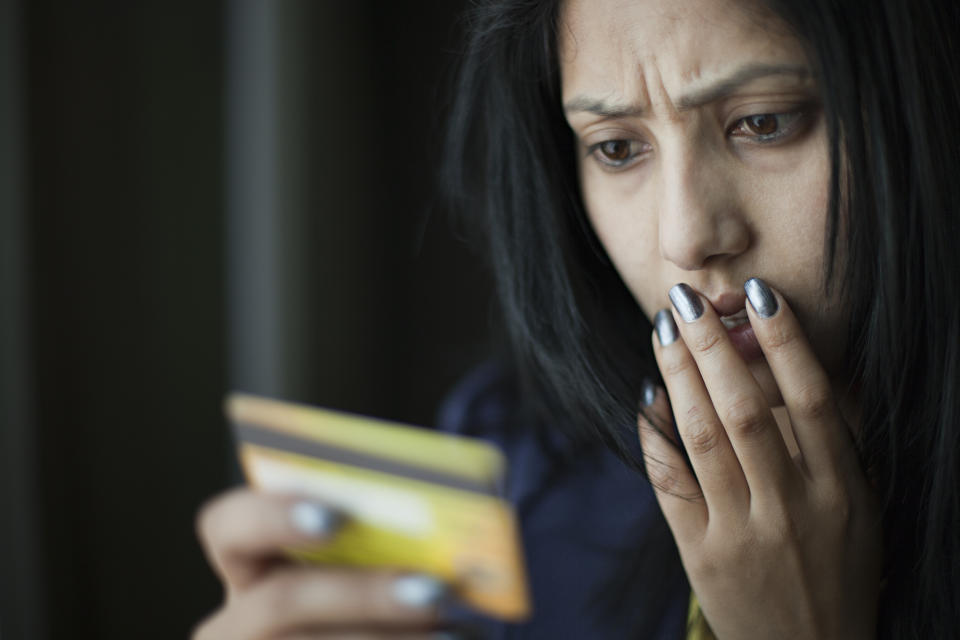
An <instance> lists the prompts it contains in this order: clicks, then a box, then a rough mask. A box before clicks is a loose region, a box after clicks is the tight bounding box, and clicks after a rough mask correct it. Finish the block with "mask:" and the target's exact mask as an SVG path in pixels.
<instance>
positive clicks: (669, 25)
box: [559, 0, 806, 103]
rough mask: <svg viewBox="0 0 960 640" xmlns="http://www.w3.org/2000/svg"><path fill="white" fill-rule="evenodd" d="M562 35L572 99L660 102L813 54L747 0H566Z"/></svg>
mask: <svg viewBox="0 0 960 640" xmlns="http://www.w3.org/2000/svg"><path fill="white" fill-rule="evenodd" d="M559 36H560V40H559V44H560V71H561V77H562V81H563V94H564V99H565V100H566V99H568V98H570V97H571V96H572V95H574V94H586V95H593V96H598V97H605V98H612V99H618V98H619V99H622V100H629V101H634V102H635V101H641V102H648V103H656V102H657V95H658V94H659V95H663V96H676V95H679V94H681V93H684V92H685V91H686V90H687V89H689V88H696V87H697V86H698V85H699V84H700V83H703V82H707V81H709V79H710V78H712V77H717V76H719V75H723V74H724V73H726V72H728V71H729V70H730V69H732V68H736V67H739V66H742V65H744V64H748V63H756V62H762V63H766V64H772V65H777V64H784V65H798V64H800V65H802V64H805V61H806V58H805V54H804V51H803V47H802V45H801V43H800V42H799V40H797V39H796V38H795V37H794V36H792V35H791V34H790V33H789V31H788V30H787V28H786V27H785V25H783V24H782V23H781V22H780V21H779V20H777V19H776V18H775V17H774V16H773V15H772V14H771V13H770V12H769V11H767V10H766V9H765V8H763V7H761V6H760V5H759V4H756V3H753V2H749V3H748V2H746V1H732V0H567V1H566V2H565V3H564V6H563V9H562V13H561V24H560V30H559Z"/></svg>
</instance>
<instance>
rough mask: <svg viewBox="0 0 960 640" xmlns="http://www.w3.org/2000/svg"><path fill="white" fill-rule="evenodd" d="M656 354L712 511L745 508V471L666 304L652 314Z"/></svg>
mask: <svg viewBox="0 0 960 640" xmlns="http://www.w3.org/2000/svg"><path fill="white" fill-rule="evenodd" d="M654 324H655V326H656V330H655V331H654V339H653V353H654V356H655V357H656V359H657V364H658V366H659V367H660V373H661V375H662V376H663V382H664V384H665V385H666V387H667V395H668V396H669V397H670V404H671V406H672V407H673V416H674V419H675V420H676V423H677V431H678V432H679V433H680V439H681V440H682V442H683V445H684V447H685V449H686V452H687V455H688V456H689V458H690V465H691V466H692V467H693V471H694V473H695V474H696V477H697V480H698V481H699V484H700V489H701V491H702V492H703V496H704V498H705V499H706V506H707V511H708V515H709V514H713V513H714V511H715V510H716V511H717V512H728V511H729V510H733V509H737V510H739V509H744V508H745V507H746V506H747V505H749V499H750V495H749V492H748V490H747V483H746V480H745V479H744V477H743V470H742V469H741V468H740V463H739V462H737V457H736V455H735V454H734V452H733V448H732V447H731V445H730V441H729V440H728V439H727V435H726V433H725V432H724V430H723V425H721V424H720V419H719V418H718V417H717V413H716V411H714V408H713V403H712V402H711V401H710V396H709V395H708V394H707V390H706V388H705V387H704V384H703V380H702V379H701V377H700V372H699V370H698V369H697V364H696V361H694V359H693V356H692V355H690V352H689V351H688V350H687V347H686V345H685V344H684V343H683V340H680V334H679V331H678V328H677V324H676V322H675V321H674V318H673V316H672V315H671V313H670V311H669V310H668V309H662V310H661V311H659V312H658V313H657V315H656V318H655V319H654Z"/></svg>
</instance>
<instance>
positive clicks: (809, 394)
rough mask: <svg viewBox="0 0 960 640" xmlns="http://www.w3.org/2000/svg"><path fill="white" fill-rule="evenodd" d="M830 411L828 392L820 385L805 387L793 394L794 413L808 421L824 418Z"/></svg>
mask: <svg viewBox="0 0 960 640" xmlns="http://www.w3.org/2000/svg"><path fill="white" fill-rule="evenodd" d="M832 409H833V400H832V398H831V395H830V391H829V390H828V389H826V388H825V387H824V386H823V385H822V384H820V383H813V384H808V385H805V386H803V387H801V388H800V389H797V390H796V392H795V393H794V411H797V412H799V414H800V415H801V416H803V417H804V418H806V419H808V420H819V419H822V418H826V417H828V416H829V415H830V413H831V411H832Z"/></svg>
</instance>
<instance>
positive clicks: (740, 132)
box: [730, 111, 805, 143]
mask: <svg viewBox="0 0 960 640" xmlns="http://www.w3.org/2000/svg"><path fill="white" fill-rule="evenodd" d="M804 115H805V113H804V112H803V111H791V112H789V113H756V114H753V115H749V116H747V117H745V118H740V119H739V120H737V122H736V123H735V124H734V126H733V128H732V129H731V130H730V135H731V136H734V137H737V138H746V139H748V140H750V141H751V142H759V143H767V142H774V141H776V140H780V139H781V138H785V137H786V136H788V135H790V134H792V133H794V131H795V130H796V129H798V128H799V126H800V124H801V123H802V122H803V118H804Z"/></svg>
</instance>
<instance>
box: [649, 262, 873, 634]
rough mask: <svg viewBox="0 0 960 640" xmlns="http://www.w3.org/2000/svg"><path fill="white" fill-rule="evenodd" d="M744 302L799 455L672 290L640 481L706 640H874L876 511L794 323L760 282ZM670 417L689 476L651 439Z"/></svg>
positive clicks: (699, 309) (663, 439)
mask: <svg viewBox="0 0 960 640" xmlns="http://www.w3.org/2000/svg"><path fill="white" fill-rule="evenodd" d="M747 291H748V294H749V298H750V301H751V303H753V304H752V305H751V304H747V313H748V316H749V320H750V323H751V325H752V326H753V329H754V332H755V334H756V336H757V340H758V342H759V343H760V346H761V348H762V349H763V353H764V356H765V357H766V360H767V363H768V364H769V366H770V369H771V370H772V372H773V375H774V378H775V379H776V382H777V386H778V387H779V389H780V393H781V396H782V397H783V401H784V404H785V407H786V409H787V412H788V413H789V417H790V422H791V424H792V428H793V432H794V435H795V437H796V441H797V445H798V447H799V453H798V454H797V455H796V456H795V457H791V455H790V453H789V452H788V449H787V446H786V444H785V441H784V438H783V436H782V435H781V432H780V430H779V428H778V426H777V422H776V420H775V419H774V416H773V414H772V413H771V410H770V408H769V407H768V404H767V401H766V400H765V396H764V395H763V393H762V391H761V389H760V387H759V385H758V384H757V382H756V380H755V379H754V378H753V376H752V374H751V373H750V371H749V369H748V368H747V365H746V363H745V362H744V361H743V359H742V358H741V357H740V355H739V354H738V352H737V351H736V349H735V348H734V346H733V344H732V343H731V342H730V339H729V337H728V335H727V331H726V329H725V327H724V326H723V324H722V323H721V322H720V319H719V318H718V317H717V314H716V312H715V311H714V309H713V307H712V306H711V305H710V303H709V301H707V300H706V299H705V298H703V296H701V295H699V294H698V293H697V292H695V291H694V290H693V289H691V288H689V287H687V286H686V285H678V286H677V287H674V289H672V290H671V299H673V300H674V301H675V302H674V304H675V306H678V307H679V308H681V309H683V310H684V313H683V314H681V313H679V312H678V311H677V310H676V309H675V310H673V312H672V316H671V315H670V313H668V312H666V311H664V312H661V314H660V315H659V316H658V318H657V320H658V322H657V329H658V330H657V332H656V334H657V336H655V337H654V352H655V354H656V358H657V363H658V365H659V367H660V371H661V373H662V375H663V379H664V382H665V383H666V387H667V392H668V394H669V402H668V400H667V397H666V395H665V394H664V393H663V392H662V391H661V390H658V391H657V392H656V395H655V397H654V398H649V400H653V402H652V404H649V405H648V406H647V407H646V408H645V409H644V413H645V414H646V415H647V416H649V417H650V418H651V420H652V421H653V423H654V424H651V422H649V421H647V420H646V419H645V418H643V417H641V418H640V419H639V434H640V440H641V443H642V447H643V449H644V452H645V459H646V465H647V472H648V475H649V477H650V480H651V482H652V484H653V485H654V488H655V490H656V494H657V499H658V501H659V503H660V506H661V508H662V510H663V513H664V516H665V517H666V519H667V522H668V523H669V525H670V528H671V530H672V531H673V535H674V538H675V539H676V542H677V546H678V548H679V551H680V556H681V558H682V560H683V564H684V568H685V569H686V572H687V576H688V578H689V580H690V584H691V586H692V588H693V591H694V593H696V595H697V598H698V600H699V602H700V606H701V608H702V610H703V613H704V615H705V616H706V618H707V621H708V622H709V623H710V626H711V628H712V630H713V632H714V633H715V634H716V636H717V638H719V639H720V640H730V639H734V638H749V639H750V640H758V639H762V638H771V639H782V638H791V639H797V638H810V639H811V640H814V639H815V640H828V639H837V640H855V639H859V638H863V639H866V638H874V637H875V635H876V616H877V600H878V596H879V589H880V578H881V570H882V567H881V562H882V560H881V558H882V555H881V546H882V540H881V528H880V514H879V509H878V507H877V502H876V500H875V498H874V496H873V495H872V492H871V489H870V485H869V482H868V481H867V478H866V476H865V474H864V473H863V471H862V469H861V468H860V465H859V462H858V459H857V456H856V452H855V449H854V446H853V441H852V437H851V433H850V429H849V428H848V426H847V424H846V423H845V422H844V420H843V418H842V416H841V414H840V411H839V409H838V407H837V404H836V402H835V401H834V399H833V396H832V392H831V389H830V384H829V382H828V379H827V376H826V373H825V372H824V370H823V368H822V367H821V366H820V364H819V362H818V361H817V360H816V358H815V357H814V355H813V353H812V351H811V349H810V346H809V344H808V343H807V340H806V338H805V336H804V335H803V332H802V330H801V328H800V326H799V324H798V323H797V321H796V318H795V317H794V316H793V314H792V312H791V311H790V309H789V308H788V306H787V304H786V302H785V301H784V300H783V298H782V296H780V295H779V294H777V293H776V292H774V291H772V290H771V289H770V288H769V287H767V286H766V285H765V284H764V283H762V282H760V281H759V280H756V279H754V280H752V281H751V282H750V286H748V287H747ZM764 297H766V303H765V304H764ZM758 308H759V309H760V311H761V312H763V315H764V316H769V317H761V315H760V314H759V313H757V309H758ZM684 316H685V317H684ZM678 329H679V337H680V338H682V339H677V337H678V335H677V331H678ZM671 332H673V335H672V336H671V335H670V334H671ZM671 338H673V339H672V340H671ZM661 343H662V344H661ZM671 407H672V411H673V417H674V418H675V420H676V425H677V430H678V432H679V434H680V437H681V438H682V440H683V444H684V445H685V447H686V450H687V454H688V455H689V458H690V464H691V466H692V467H693V473H691V471H690V469H689V467H688V466H687V464H686V462H685V461H684V459H683V455H682V454H681V452H680V451H679V449H678V448H677V446H676V443H675V442H672V440H673V438H674V436H673V429H672V426H671V427H669V428H664V426H665V425H671V424H672V420H671V418H670V409H671Z"/></svg>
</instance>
